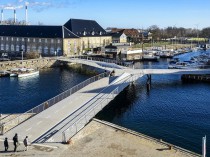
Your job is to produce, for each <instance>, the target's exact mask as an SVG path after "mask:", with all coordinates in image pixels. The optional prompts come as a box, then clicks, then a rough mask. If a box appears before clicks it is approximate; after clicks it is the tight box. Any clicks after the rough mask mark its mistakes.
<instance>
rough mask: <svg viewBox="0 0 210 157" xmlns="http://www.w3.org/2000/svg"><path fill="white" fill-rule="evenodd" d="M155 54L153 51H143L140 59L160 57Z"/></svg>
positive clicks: (153, 59) (154, 59) (151, 59)
mask: <svg viewBox="0 0 210 157" xmlns="http://www.w3.org/2000/svg"><path fill="white" fill-rule="evenodd" d="M155 54H156V53H153V51H145V52H143V56H142V60H150V61H158V60H159V59H160V57H159V56H156V55H155Z"/></svg>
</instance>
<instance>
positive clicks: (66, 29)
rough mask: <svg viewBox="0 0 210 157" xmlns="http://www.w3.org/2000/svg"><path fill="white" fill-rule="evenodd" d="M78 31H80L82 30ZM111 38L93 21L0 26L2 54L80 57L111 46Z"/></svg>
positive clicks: (0, 49) (0, 48)
mask: <svg viewBox="0 0 210 157" xmlns="http://www.w3.org/2000/svg"><path fill="white" fill-rule="evenodd" d="M78 28H80V29H79V30H78ZM110 42H111V36H109V35H108V34H107V33H106V32H105V31H104V29H103V28H102V27H101V26H100V25H99V24H98V23H97V22H96V21H92V20H78V19H77V20H75V19H73V20H69V21H68V22H67V23H66V24H65V25H64V26H35V25H0V52H2V53H5V52H6V53H18V52H24V53H30V52H35V53H39V54H40V55H42V56H61V55H64V56H69V55H79V54H81V53H82V52H83V51H85V49H93V48H96V47H101V46H105V45H108V44H110Z"/></svg>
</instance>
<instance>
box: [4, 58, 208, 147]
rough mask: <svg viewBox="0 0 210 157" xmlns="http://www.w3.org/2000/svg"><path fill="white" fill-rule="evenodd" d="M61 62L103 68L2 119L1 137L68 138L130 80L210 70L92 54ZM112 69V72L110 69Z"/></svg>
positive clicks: (42, 140)
mask: <svg viewBox="0 0 210 157" xmlns="http://www.w3.org/2000/svg"><path fill="white" fill-rule="evenodd" d="M58 61H59V62H62V63H80V64H85V65H88V66H92V67H95V68H100V69H103V70H104V71H105V70H106V72H105V73H102V74H100V75H97V76H94V77H92V78H90V79H87V80H86V81H84V82H82V83H80V84H78V85H77V86H74V87H73V88H71V89H69V90H67V91H65V92H63V93H61V94H59V95H58V96H56V97H54V98H52V99H50V100H48V101H46V102H43V103H42V104H40V105H39V106H37V107H35V108H33V109H31V110H29V111H27V112H25V113H23V114H19V115H8V116H6V117H4V118H2V119H1V128H0V132H1V134H2V135H1V137H0V138H1V139H4V138H5V137H8V138H9V139H10V138H12V137H13V136H14V134H15V133H18V134H19V139H20V140H21V139H22V140H23V139H24V137H25V136H26V135H27V136H29V138H30V140H31V141H33V142H34V143H48V144H49V143H57V142H67V141H68V140H69V139H70V138H71V137H72V136H74V135H75V134H76V133H77V132H78V131H79V130H81V129H82V128H83V127H84V126H85V125H86V124H87V123H88V122H89V121H90V120H91V119H92V118H93V117H94V116H95V115H96V114H97V113H98V112H100V111H101V110H102V109H103V108H104V107H105V106H106V105H107V104H108V103H109V102H110V101H111V100H113V99H114V98H115V97H116V96H117V95H118V94H119V93H120V92H121V91H123V90H124V89H125V88H126V87H127V86H128V85H129V84H130V83H132V82H134V81H136V80H138V79H139V78H141V77H143V76H144V75H153V74H210V69H134V67H133V66H132V65H130V67H125V66H122V65H118V64H116V63H114V61H112V60H106V61H104V60H103V61H102V60H93V58H88V59H87V58H86V59H80V58H59V59H58ZM113 70H115V76H114V77H109V72H110V71H113Z"/></svg>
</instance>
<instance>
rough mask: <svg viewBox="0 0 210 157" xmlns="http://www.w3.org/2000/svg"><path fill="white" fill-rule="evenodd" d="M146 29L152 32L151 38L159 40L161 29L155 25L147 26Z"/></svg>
mask: <svg viewBox="0 0 210 157" xmlns="http://www.w3.org/2000/svg"><path fill="white" fill-rule="evenodd" d="M148 31H149V32H151V33H152V38H153V39H154V40H156V41H159V40H160V38H161V31H160V28H159V27H158V26H157V25H152V26H150V27H149V28H148Z"/></svg>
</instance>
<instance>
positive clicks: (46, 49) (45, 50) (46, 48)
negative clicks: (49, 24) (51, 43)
mask: <svg viewBox="0 0 210 157" xmlns="http://www.w3.org/2000/svg"><path fill="white" fill-rule="evenodd" d="M44 53H45V54H48V47H47V46H45V48H44Z"/></svg>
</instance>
